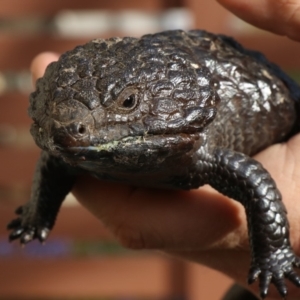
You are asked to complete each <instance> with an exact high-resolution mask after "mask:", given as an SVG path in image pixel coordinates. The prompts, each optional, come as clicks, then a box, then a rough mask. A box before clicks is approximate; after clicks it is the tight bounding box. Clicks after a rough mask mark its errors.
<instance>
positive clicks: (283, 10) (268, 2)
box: [217, 0, 300, 41]
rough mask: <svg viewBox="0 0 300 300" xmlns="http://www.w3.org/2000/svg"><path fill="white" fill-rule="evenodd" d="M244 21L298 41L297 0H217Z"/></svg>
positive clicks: (299, 15)
mask: <svg viewBox="0 0 300 300" xmlns="http://www.w3.org/2000/svg"><path fill="white" fill-rule="evenodd" d="M217 1H218V2H219V3H220V4H222V5H223V6H224V7H226V8H227V9H228V10H230V11H231V12H233V13H234V14H235V15H237V16H238V17H240V18H241V19H243V20H245V21H246V22H248V23H250V24H252V25H254V26H257V27H259V28H262V29H265V30H268V31H271V32H274V33H277V34H280V35H285V36H287V37H289V38H291V39H293V40H297V41H300V1H299V0H289V1H286V0H275V1H274V0H252V1H249V0H217Z"/></svg>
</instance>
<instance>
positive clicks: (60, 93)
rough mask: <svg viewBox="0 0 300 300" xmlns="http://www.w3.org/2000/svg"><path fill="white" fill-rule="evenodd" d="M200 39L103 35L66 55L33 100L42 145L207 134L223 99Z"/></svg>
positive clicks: (116, 143)
mask: <svg viewBox="0 0 300 300" xmlns="http://www.w3.org/2000/svg"><path fill="white" fill-rule="evenodd" d="M193 43H194V42H193V35H192V33H190V34H188V33H185V32H183V31H170V32H164V33H158V34H154V35H146V36H143V37H141V38H140V39H136V38H129V37H125V38H122V39H121V38H111V39H106V40H103V39H97V40H93V41H91V42H89V43H87V44H85V45H83V46H78V47H76V48H75V49H74V50H72V51H69V52H66V53H65V54H63V55H62V56H61V57H60V59H59V60H58V61H57V62H54V63H52V64H50V65H49V66H48V68H47V70H46V72H45V75H44V77H43V78H41V79H39V80H38V82H37V89H36V91H35V92H34V93H32V95H31V98H30V108H29V115H30V116H31V118H32V119H33V120H34V123H33V124H32V127H31V133H32V135H33V137H34V139H35V141H36V143H37V144H38V146H40V147H41V148H42V149H44V150H47V151H49V152H52V153H58V152H62V151H66V150H69V151H75V149H77V150H78V149H81V150H83V149H89V150H90V151H96V152H98V153H99V151H100V152H101V151H102V150H103V151H104V150H105V151H108V149H109V150H112V149H115V148H116V147H121V146H122V147H123V148H124V147H125V145H127V146H126V147H129V146H130V145H131V147H136V146H137V144H139V145H140V144H141V143H142V142H143V141H146V142H147V139H148V140H149V139H150V138H151V137H155V138H157V137H158V136H159V137H160V138H163V139H167V138H170V137H172V136H173V137H175V136H178V135H184V136H186V137H189V136H190V135H193V134H196V133H198V132H201V131H202V130H204V128H206V127H207V125H208V124H209V123H210V122H211V121H212V120H213V118H214V117H215V114H216V106H217V103H218V96H217V93H216V92H215V91H216V88H215V85H216V84H215V83H214V82H213V80H212V79H211V74H210V72H209V70H208V68H207V67H205V66H203V65H199V63H197V59H196V58H195V57H194V54H193V51H192V49H191V48H192V47H191V46H193V45H194V44H193ZM150 144H151V143H149V145H150ZM149 145H148V146H149ZM77 150H76V151H77ZM76 151H75V152H76Z"/></svg>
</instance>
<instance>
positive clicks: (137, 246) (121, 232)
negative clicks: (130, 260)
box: [113, 224, 147, 250]
mask: <svg viewBox="0 0 300 300" xmlns="http://www.w3.org/2000/svg"><path fill="white" fill-rule="evenodd" d="M113 233H114V235H115V236H116V238H117V240H118V241H119V242H120V243H121V245H122V246H123V247H125V248H128V249H132V250H142V249H147V246H146V243H145V239H144V236H143V234H142V232H141V231H140V230H139V229H136V228H135V229H133V228H130V227H128V225H124V224H120V225H118V226H117V227H116V228H115V229H114V230H113Z"/></svg>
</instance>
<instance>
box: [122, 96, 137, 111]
mask: <svg viewBox="0 0 300 300" xmlns="http://www.w3.org/2000/svg"><path fill="white" fill-rule="evenodd" d="M135 103H136V99H135V95H134V94H132V95H130V96H129V97H128V98H126V99H125V100H124V102H123V107H124V108H133V107H134V106H135Z"/></svg>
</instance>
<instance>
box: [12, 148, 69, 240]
mask: <svg viewBox="0 0 300 300" xmlns="http://www.w3.org/2000/svg"><path fill="white" fill-rule="evenodd" d="M74 181H75V176H74V174H71V172H70V167H69V166H66V165H65V163H64V162H63V161H62V160H61V159H60V158H58V157H54V156H51V155H49V154H48V153H46V152H42V154H41V157H40V159H39V161H38V164H37V167H36V171H35V174H34V179H33V186H32V191H31V197H30V200H29V202H28V203H26V204H25V205H24V206H22V207H20V208H18V209H17V210H16V214H18V215H19V216H18V218H17V219H14V220H13V221H11V222H10V223H9V224H8V225H7V228H8V229H10V230H12V232H11V234H10V235H9V239H10V240H15V239H18V238H19V239H20V242H21V243H22V244H26V243H28V242H30V241H31V240H33V239H35V238H37V239H38V240H40V241H41V242H43V241H44V240H45V239H46V238H47V236H48V234H49V232H50V230H51V229H52V227H53V225H54V222H55V219H56V216H57V213H58V210H59V208H60V206H61V203H62V202H63V200H64V198H65V196H66V195H67V193H68V192H69V191H70V190H71V188H72V186H73V183H74Z"/></svg>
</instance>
